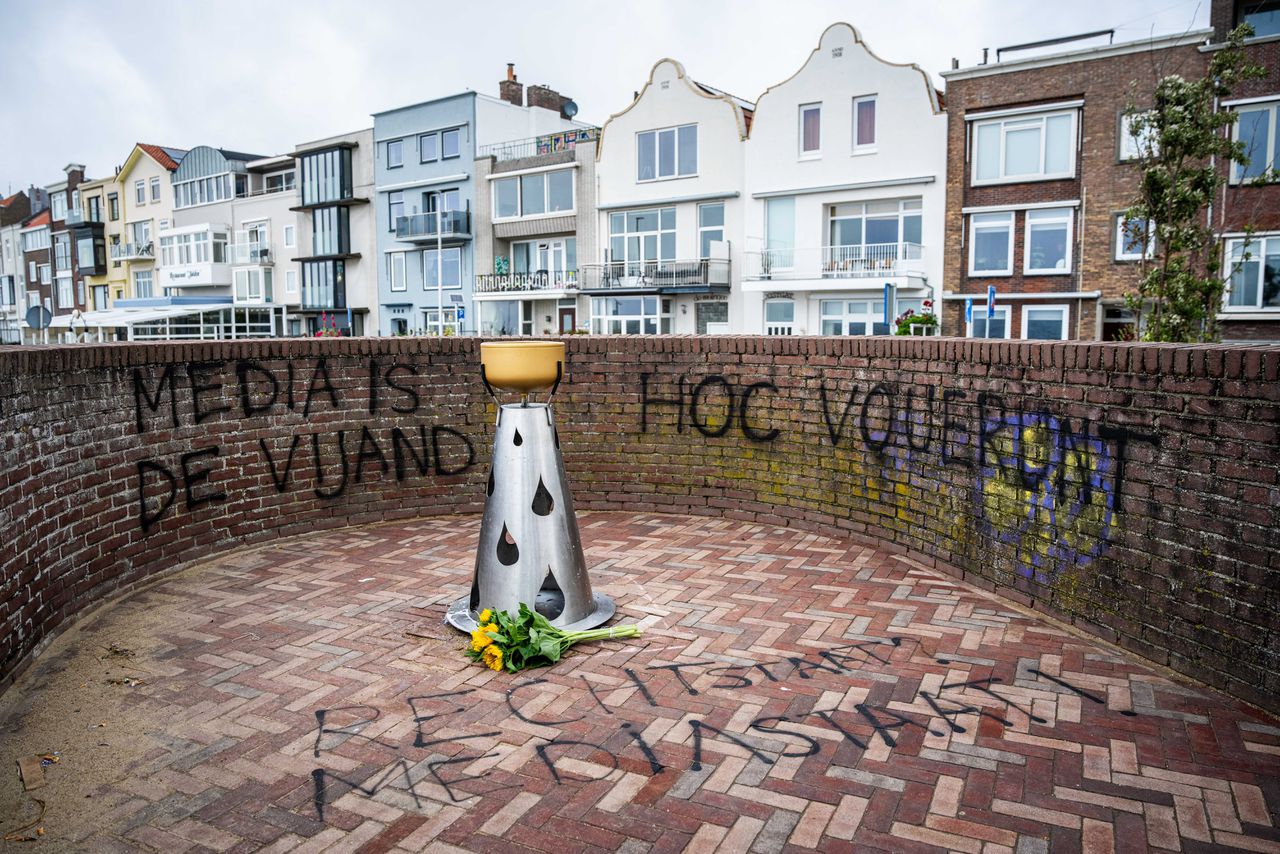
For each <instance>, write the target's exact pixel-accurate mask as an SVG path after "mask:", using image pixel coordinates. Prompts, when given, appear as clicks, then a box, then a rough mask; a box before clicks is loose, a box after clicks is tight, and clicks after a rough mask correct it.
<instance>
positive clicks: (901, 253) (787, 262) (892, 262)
mask: <svg viewBox="0 0 1280 854" xmlns="http://www.w3.org/2000/svg"><path fill="white" fill-rule="evenodd" d="M746 262H747V275H746V278H748V279H843V278H867V277H870V278H879V277H883V276H906V275H912V274H915V275H923V274H924V247H922V246H921V245H920V244H919V243H866V244H859V245H856V246H818V247H808V248H799V249H766V250H764V251H763V252H747V253H746Z"/></svg>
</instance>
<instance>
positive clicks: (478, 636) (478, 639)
mask: <svg viewBox="0 0 1280 854" xmlns="http://www.w3.org/2000/svg"><path fill="white" fill-rule="evenodd" d="M491 643H493V638H492V637H490V636H489V635H487V634H485V633H484V632H472V633H471V649H472V651H474V652H479V651H480V650H482V649H484V648H485V647H487V646H488V645H489V644H491Z"/></svg>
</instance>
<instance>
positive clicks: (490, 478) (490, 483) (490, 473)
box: [484, 469, 493, 495]
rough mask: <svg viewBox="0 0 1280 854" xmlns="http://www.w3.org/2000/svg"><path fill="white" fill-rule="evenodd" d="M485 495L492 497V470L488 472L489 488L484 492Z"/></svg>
mask: <svg viewBox="0 0 1280 854" xmlns="http://www.w3.org/2000/svg"><path fill="white" fill-rule="evenodd" d="M484 494H485V495H493V470H492V469H490V471H489V487H488V488H487V489H486V490H485V491H484Z"/></svg>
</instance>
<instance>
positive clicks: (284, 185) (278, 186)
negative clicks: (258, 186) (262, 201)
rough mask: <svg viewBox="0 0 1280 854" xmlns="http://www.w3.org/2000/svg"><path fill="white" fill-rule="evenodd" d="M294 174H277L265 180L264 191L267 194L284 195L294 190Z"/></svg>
mask: <svg viewBox="0 0 1280 854" xmlns="http://www.w3.org/2000/svg"><path fill="white" fill-rule="evenodd" d="M295 180H296V179H295V177H294V173H293V172H292V171H290V172H277V173H275V174H274V175H268V176H267V177H266V178H264V179H263V184H262V189H263V192H267V193H284V192H287V191H289V190H292V189H293V188H294V181H295Z"/></svg>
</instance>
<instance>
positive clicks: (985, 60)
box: [982, 47, 991, 65]
mask: <svg viewBox="0 0 1280 854" xmlns="http://www.w3.org/2000/svg"><path fill="white" fill-rule="evenodd" d="M990 49H991V48H988V47H984V48H983V49H982V64H983V65H986V64H987V51H989V50H990Z"/></svg>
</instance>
